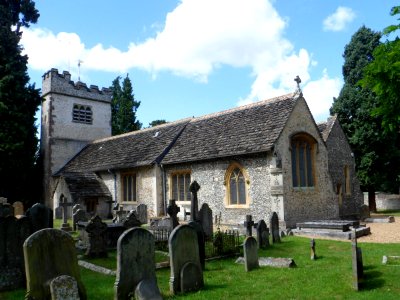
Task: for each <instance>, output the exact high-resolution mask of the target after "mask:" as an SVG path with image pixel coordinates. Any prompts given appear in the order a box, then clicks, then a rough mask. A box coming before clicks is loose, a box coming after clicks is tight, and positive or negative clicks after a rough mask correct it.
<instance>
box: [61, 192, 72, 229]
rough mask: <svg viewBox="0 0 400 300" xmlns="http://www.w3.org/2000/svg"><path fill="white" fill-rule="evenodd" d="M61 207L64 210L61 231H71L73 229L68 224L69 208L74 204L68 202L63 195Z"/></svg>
mask: <svg viewBox="0 0 400 300" xmlns="http://www.w3.org/2000/svg"><path fill="white" fill-rule="evenodd" d="M59 205H60V206H61V207H62V208H63V222H62V224H61V230H64V231H71V230H72V228H71V226H70V225H69V223H68V207H69V206H72V205H73V203H72V202H68V199H67V198H66V197H65V196H64V195H63V194H61V196H60V202H59Z"/></svg>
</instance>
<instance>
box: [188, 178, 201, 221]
mask: <svg viewBox="0 0 400 300" xmlns="http://www.w3.org/2000/svg"><path fill="white" fill-rule="evenodd" d="M199 190H200V185H199V184H198V183H197V181H193V182H192V183H191V184H190V186H189V191H190V192H191V193H192V201H191V205H190V221H198V220H199V200H198V199H197V192H198V191H199Z"/></svg>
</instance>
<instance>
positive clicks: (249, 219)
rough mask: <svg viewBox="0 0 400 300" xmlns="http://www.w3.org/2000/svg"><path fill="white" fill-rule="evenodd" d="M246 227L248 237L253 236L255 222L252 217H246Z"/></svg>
mask: <svg viewBox="0 0 400 300" xmlns="http://www.w3.org/2000/svg"><path fill="white" fill-rule="evenodd" d="M243 225H244V227H246V236H252V234H253V233H252V228H253V226H254V221H253V219H252V216H251V215H246V220H245V221H244V223H243Z"/></svg>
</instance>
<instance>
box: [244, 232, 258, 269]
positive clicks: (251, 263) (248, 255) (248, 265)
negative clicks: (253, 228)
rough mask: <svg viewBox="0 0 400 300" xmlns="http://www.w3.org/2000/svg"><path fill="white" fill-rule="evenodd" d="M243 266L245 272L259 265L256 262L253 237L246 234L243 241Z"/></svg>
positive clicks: (256, 255)
mask: <svg viewBox="0 0 400 300" xmlns="http://www.w3.org/2000/svg"><path fill="white" fill-rule="evenodd" d="M243 253H244V267H245V270H246V272H249V271H251V270H253V269H257V268H258V267H259V263H258V246H257V241H256V239H255V238H254V237H252V236H248V237H246V239H245V240H244V243H243Z"/></svg>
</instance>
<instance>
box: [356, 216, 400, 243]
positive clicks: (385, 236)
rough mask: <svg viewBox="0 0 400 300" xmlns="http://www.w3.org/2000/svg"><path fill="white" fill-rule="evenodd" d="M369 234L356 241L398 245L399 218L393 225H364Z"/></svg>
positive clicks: (399, 235) (399, 241)
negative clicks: (369, 230) (369, 231)
mask: <svg viewBox="0 0 400 300" xmlns="http://www.w3.org/2000/svg"><path fill="white" fill-rule="evenodd" d="M365 224H366V225H367V226H368V227H370V228H371V234H370V235H367V236H363V237H360V238H358V239H357V241H358V242H360V243H400V217H395V222H393V223H365Z"/></svg>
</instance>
